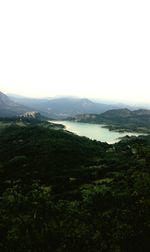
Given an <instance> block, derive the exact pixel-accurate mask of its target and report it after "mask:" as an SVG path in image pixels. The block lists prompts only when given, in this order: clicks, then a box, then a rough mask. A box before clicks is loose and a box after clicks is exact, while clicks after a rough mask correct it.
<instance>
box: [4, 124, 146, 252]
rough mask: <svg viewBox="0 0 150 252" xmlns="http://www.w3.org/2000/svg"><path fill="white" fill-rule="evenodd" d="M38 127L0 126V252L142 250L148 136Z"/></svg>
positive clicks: (130, 251) (144, 241)
mask: <svg viewBox="0 0 150 252" xmlns="http://www.w3.org/2000/svg"><path fill="white" fill-rule="evenodd" d="M43 126H44V125H43ZM43 126H42V125H36V124H34V125H31V124H30V125H27V124H26V125H17V124H15V125H11V126H8V125H7V127H4V128H3V129H2V128H1V131H0V199H1V200H0V234H1V239H0V251H4V252H5V251H7V252H9V251H15V252H20V251H25V252H26V251H35V252H37V251H39V252H41V251H42V252H43V251H53V252H66V251H68V252H70V251H74V252H77V251H82V252H84V251H85V252H87V251H89V252H99V251H102V252H103V251H104V252H133V251H136V252H143V251H150V239H149V234H150V215H149V213H150V136H143V137H142V136H141V137H138V138H136V137H131V138H125V139H123V140H122V141H120V142H119V143H117V144H114V145H108V144H107V143H101V142H97V141H92V140H89V139H88V138H85V137H79V136H77V135H74V134H72V133H69V132H65V131H63V130H56V129H50V128H47V127H43Z"/></svg>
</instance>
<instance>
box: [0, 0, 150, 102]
mask: <svg viewBox="0 0 150 252" xmlns="http://www.w3.org/2000/svg"><path fill="white" fill-rule="evenodd" d="M149 13H150V2H149V1H147V0H143V1H138V0H137V1H135V0H130V1H129V0H127V1H125V2H123V1H120V0H114V1H110V0H108V1H98V0H94V1H91V0H86V1H84V0H80V1H79V0H76V1H70V0H64V1H60V0H57V1H48V0H42V1H40V0H38V1H37V0H36V1H35V0H30V1H29V0H27V1H23V2H22V1H20V0H14V1H11V0H6V1H1V2H0V34H1V39H0V91H2V92H4V93H6V94H7V93H14V94H18V95H23V96H27V97H34V98H36V97H37V98H39V97H55V96H78V97H83V98H84V97H85V98H89V99H96V100H102V101H114V102H116V103H128V104H150V98H149V94H150V74H149V69H150V46H149V45H150V33H149V29H150V27H149V26H150V25H149V24H150V15H149Z"/></svg>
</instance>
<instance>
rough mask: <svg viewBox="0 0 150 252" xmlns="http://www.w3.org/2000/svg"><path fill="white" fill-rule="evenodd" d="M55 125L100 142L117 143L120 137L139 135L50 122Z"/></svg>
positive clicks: (95, 126)
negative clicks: (61, 125) (60, 125)
mask: <svg viewBox="0 0 150 252" xmlns="http://www.w3.org/2000/svg"><path fill="white" fill-rule="evenodd" d="M50 122H53V123H57V124H63V125H64V126H65V127H66V130H68V131H71V132H73V133H76V134H77V135H79V136H86V137H88V138H90V139H93V140H94V139H95V140H98V141H101V142H107V143H115V142H118V141H119V140H120V139H119V138H120V137H124V136H126V135H128V136H139V135H140V134H139V133H131V132H123V133H121V132H115V131H109V130H108V129H106V128H103V125H100V124H90V123H80V122H71V121H50Z"/></svg>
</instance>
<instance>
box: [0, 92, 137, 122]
mask: <svg viewBox="0 0 150 252" xmlns="http://www.w3.org/2000/svg"><path fill="white" fill-rule="evenodd" d="M125 107H126V108H127V109H130V110H134V109H135V108H133V107H131V106H127V105H124V108H125ZM120 108H123V105H119V104H104V103H98V102H93V101H91V100H89V99H86V98H77V97H57V98H42V99H38V98H28V97H23V96H19V95H8V96H7V95H5V94H4V93H2V92H0V116H1V117H11V116H18V115H22V114H23V113H25V112H30V111H35V112H40V113H41V114H42V115H43V116H46V117H48V118H53V119H63V118H67V117H70V116H75V115H81V114H102V113H104V112H106V111H108V110H109V111H110V110H113V109H120ZM130 112H131V111H130ZM130 112H129V110H128V111H126V113H130ZM109 113H112V112H111V111H110V112H109ZM114 113H117V114H118V113H119V111H118V110H116V112H115V111H113V115H114ZM124 113H125V111H124Z"/></svg>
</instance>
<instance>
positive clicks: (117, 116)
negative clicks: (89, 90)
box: [68, 109, 150, 133]
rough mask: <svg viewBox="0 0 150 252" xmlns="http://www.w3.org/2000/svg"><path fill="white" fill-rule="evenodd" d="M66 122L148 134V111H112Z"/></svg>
mask: <svg viewBox="0 0 150 252" xmlns="http://www.w3.org/2000/svg"><path fill="white" fill-rule="evenodd" d="M68 120H73V121H74V120H75V121H78V122H85V123H97V124H105V126H104V127H105V128H108V129H109V130H115V131H119V132H124V131H130V132H135V131H136V132H140V133H150V110H145V109H139V110H135V111H130V110H129V109H113V110H109V111H107V112H105V113H103V114H83V115H77V116H75V117H72V118H68Z"/></svg>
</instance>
